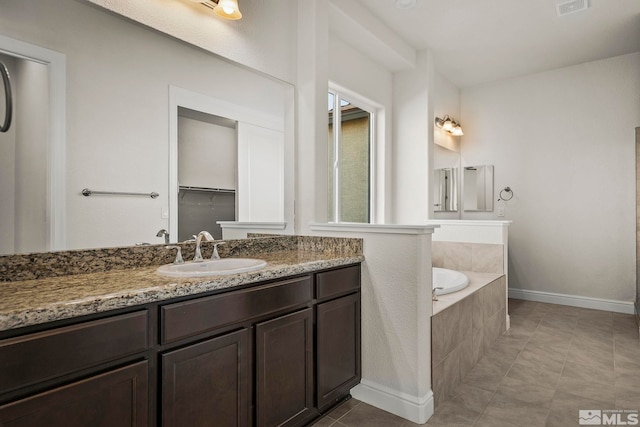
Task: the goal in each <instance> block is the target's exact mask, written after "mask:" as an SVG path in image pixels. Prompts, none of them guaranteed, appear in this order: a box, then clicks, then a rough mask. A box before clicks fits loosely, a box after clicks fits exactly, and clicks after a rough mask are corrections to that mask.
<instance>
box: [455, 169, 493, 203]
mask: <svg viewBox="0 0 640 427" xmlns="http://www.w3.org/2000/svg"><path fill="white" fill-rule="evenodd" d="M463 170H464V172H463V177H462V204H463V209H464V211H465V212H491V211H493V166H490V165H479V166H465V167H464V169H463Z"/></svg>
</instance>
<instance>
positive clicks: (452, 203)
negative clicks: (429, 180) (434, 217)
mask: <svg viewBox="0 0 640 427" xmlns="http://www.w3.org/2000/svg"><path fill="white" fill-rule="evenodd" d="M433 182H434V188H433V200H434V202H433V210H434V212H457V210H458V191H457V188H458V168H442V169H436V170H434V171H433Z"/></svg>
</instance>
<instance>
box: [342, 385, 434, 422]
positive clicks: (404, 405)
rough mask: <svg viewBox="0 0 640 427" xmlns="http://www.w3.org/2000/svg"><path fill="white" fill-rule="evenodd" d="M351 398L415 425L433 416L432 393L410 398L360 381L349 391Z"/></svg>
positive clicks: (398, 392)
mask: <svg viewBox="0 0 640 427" xmlns="http://www.w3.org/2000/svg"><path fill="white" fill-rule="evenodd" d="M351 396H353V398H354V399H358V400H360V401H362V402H364V403H366V404H369V405H371V406H375V407H376V408H379V409H382V410H384V411H387V412H391V413H392V414H394V415H397V416H399V417H402V418H404V419H406V420H409V421H412V422H414V423H417V424H424V423H426V422H427V420H429V418H431V416H432V415H433V392H432V391H431V390H429V392H428V393H427V394H426V395H425V396H423V397H417V396H412V395H409V394H407V393H403V392H401V391H397V390H393V389H390V388H389V387H386V386H383V385H380V384H376V383H373V382H371V381H367V380H362V381H361V382H360V384H358V385H357V386H355V387H354V388H352V389H351Z"/></svg>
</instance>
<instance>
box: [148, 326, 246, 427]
mask: <svg viewBox="0 0 640 427" xmlns="http://www.w3.org/2000/svg"><path fill="white" fill-rule="evenodd" d="M248 342H249V339H248V331H247V330H246V329H243V330H240V331H237V332H233V333H230V334H227V335H223V336H221V337H218V338H213V339H210V340H207V341H204V342H201V343H198V344H194V345H191V346H189V347H185V348H182V349H180V350H175V351H171V352H169V353H166V354H163V355H162V356H161V360H162V362H161V363H162V425H163V426H164V427H169V426H194V427H201V426H215V427H227V426H233V427H242V426H247V425H248V423H249V418H248V415H249V383H248V380H249V374H250V372H249V369H250V367H249V364H248V363H249V357H248V347H247V345H248Z"/></svg>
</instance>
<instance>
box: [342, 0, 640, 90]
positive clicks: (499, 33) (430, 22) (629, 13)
mask: <svg viewBox="0 0 640 427" xmlns="http://www.w3.org/2000/svg"><path fill="white" fill-rule="evenodd" d="M341 1H343V0H337V1H335V0H334V3H336V4H339V3H340V2H341ZM357 1H359V4H360V6H361V7H363V8H365V9H368V11H369V12H370V13H371V15H372V16H375V17H376V19H377V20H378V21H381V23H383V24H384V26H386V27H388V30H391V32H393V33H395V34H397V35H398V36H399V38H401V39H403V40H404V41H405V42H406V44H407V45H409V46H411V47H412V48H413V49H415V50H418V51H419V50H423V49H427V48H429V49H431V52H432V53H433V55H434V60H435V64H436V68H437V69H438V71H439V72H440V73H442V74H443V75H444V76H445V77H447V78H448V79H449V80H450V81H451V82H452V83H454V84H455V85H457V86H458V87H461V88H462V87H469V86H475V85H478V84H483V83H487V82H491V81H496V80H502V79H505V78H509V77H515V76H519V75H525V74H530V73H536V72H541V71H545V70H551V69H554V68H559V67H565V66H569V65H574V64H579V63H583V62H589V61H594V60H597V59H603V58H609V57H613V56H617V55H623V54H627V53H632V52H638V51H640V0H588V5H589V8H588V9H587V10H584V11H580V12H574V13H570V14H567V15H564V16H557V14H556V4H557V3H563V2H565V1H566V0H417V4H416V6H415V7H414V8H412V9H408V10H401V9H397V8H396V7H394V0H357Z"/></svg>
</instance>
